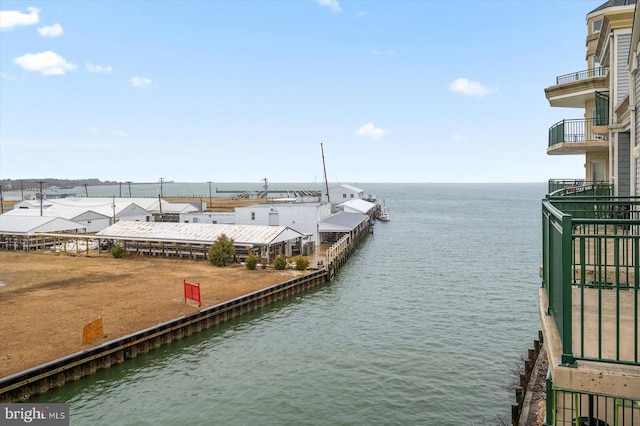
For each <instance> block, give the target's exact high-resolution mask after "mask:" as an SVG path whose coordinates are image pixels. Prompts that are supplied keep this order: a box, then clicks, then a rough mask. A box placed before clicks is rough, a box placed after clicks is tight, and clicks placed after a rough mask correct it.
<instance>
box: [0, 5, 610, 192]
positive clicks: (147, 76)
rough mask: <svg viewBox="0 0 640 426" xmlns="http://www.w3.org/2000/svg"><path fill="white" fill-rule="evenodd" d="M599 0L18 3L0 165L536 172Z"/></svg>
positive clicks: (13, 172)
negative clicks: (561, 87)
mask: <svg viewBox="0 0 640 426" xmlns="http://www.w3.org/2000/svg"><path fill="white" fill-rule="evenodd" d="M603 2H604V0H601V1H577V0H576V1H571V0H562V1H553V0H539V1H535V0H534V1H472V0H468V1H455V0H454V1H429V0H425V1H418V0H414V1H381V0H378V1H364V0H363V1H344V0H318V1H314V0H287V1H284V0H283V1H230V0H229V1H207V0H198V1H189V0H185V1H152V0H146V1H135V0H129V1H95V0H94V1H72V0H65V1H53V0H47V1H8V0H3V1H2V3H1V4H0V7H1V9H2V12H1V15H0V26H1V27H2V30H1V31H0V74H1V78H0V178H5V179H6V178H8V179H20V178H32V177H41V178H46V177H53V178H70V179H71V178H92V177H96V178H99V179H102V180H115V181H134V182H139V181H156V180H157V179H158V178H159V177H161V176H162V177H164V178H165V179H167V180H175V181H197V182H206V181H214V182H253V181H257V182H259V181H260V180H261V179H262V178H264V177H267V178H268V179H269V181H271V182H312V181H319V180H322V157H321V151H320V143H323V144H324V151H325V157H326V161H327V174H328V176H329V180H331V181H334V182H544V181H546V180H547V179H549V178H574V177H583V175H584V169H583V163H584V157H583V156H548V155H547V154H546V147H547V134H548V129H549V127H551V126H552V125H553V124H554V123H556V122H557V121H559V120H561V119H563V118H579V117H581V115H582V112H581V111H580V110H574V109H562V108H551V107H550V106H549V104H548V102H547V100H546V99H545V96H544V88H545V87H547V86H550V85H552V84H554V82H555V77H556V76H557V75H561V74H566V73H570V72H573V71H579V70H583V69H586V62H585V59H584V58H585V37H586V21H585V19H586V15H587V13H588V12H589V11H591V10H593V9H594V8H596V7H597V6H599V5H600V4H602V3H603Z"/></svg>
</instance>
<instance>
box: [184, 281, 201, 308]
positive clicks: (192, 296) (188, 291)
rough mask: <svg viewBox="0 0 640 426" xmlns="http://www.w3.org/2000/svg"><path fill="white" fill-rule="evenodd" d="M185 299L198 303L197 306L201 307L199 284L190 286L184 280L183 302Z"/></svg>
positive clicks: (190, 284)
mask: <svg viewBox="0 0 640 426" xmlns="http://www.w3.org/2000/svg"><path fill="white" fill-rule="evenodd" d="M187 299H189V300H193V301H196V302H198V306H202V300H201V299H200V283H198V284H192V283H189V282H187V280H184V301H185V302H186V301H187Z"/></svg>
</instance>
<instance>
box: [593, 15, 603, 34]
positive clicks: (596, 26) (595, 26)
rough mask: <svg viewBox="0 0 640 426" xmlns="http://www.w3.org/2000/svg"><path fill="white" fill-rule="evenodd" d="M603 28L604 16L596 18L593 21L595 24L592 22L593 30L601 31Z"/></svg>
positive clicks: (595, 31)
mask: <svg viewBox="0 0 640 426" xmlns="http://www.w3.org/2000/svg"><path fill="white" fill-rule="evenodd" d="M601 28H602V18H600V19H596V20H595V21H593V24H591V32H594V33H599V32H600V29H601Z"/></svg>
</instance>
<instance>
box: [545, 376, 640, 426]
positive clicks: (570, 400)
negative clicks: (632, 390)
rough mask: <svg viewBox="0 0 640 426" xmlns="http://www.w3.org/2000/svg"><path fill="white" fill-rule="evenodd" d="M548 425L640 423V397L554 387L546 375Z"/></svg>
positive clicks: (572, 425)
mask: <svg viewBox="0 0 640 426" xmlns="http://www.w3.org/2000/svg"><path fill="white" fill-rule="evenodd" d="M546 409H547V412H546V421H545V423H544V424H545V425H554V426H575V425H590V424H591V425H594V426H601V425H603V424H606V425H610V426H626V425H636V424H640V401H638V400H633V399H627V398H616V397H612V396H606V395H598V394H592V393H582V392H574V391H565V390H558V389H552V386H550V378H549V377H547V406H546Z"/></svg>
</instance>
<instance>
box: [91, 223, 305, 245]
mask: <svg viewBox="0 0 640 426" xmlns="http://www.w3.org/2000/svg"><path fill="white" fill-rule="evenodd" d="M222 234H225V235H226V236H227V237H229V238H230V239H233V241H234V244H235V245H238V246H239V245H256V246H264V245H270V244H276V243H279V242H281V241H289V240H293V239H296V238H300V237H303V234H301V233H300V232H298V231H295V230H293V229H291V228H289V227H286V226H257V225H222V224H209V223H170V222H130V221H121V222H118V223H115V224H113V225H111V226H109V227H108V228H106V229H103V230H102V231H100V232H98V233H97V234H96V235H97V236H101V237H111V238H121V239H127V240H139V241H171V242H189V243H195V244H198V243H200V244H202V243H206V244H211V243H212V242H213V241H215V240H216V239H217V238H218V237H219V236H220V235H222Z"/></svg>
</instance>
